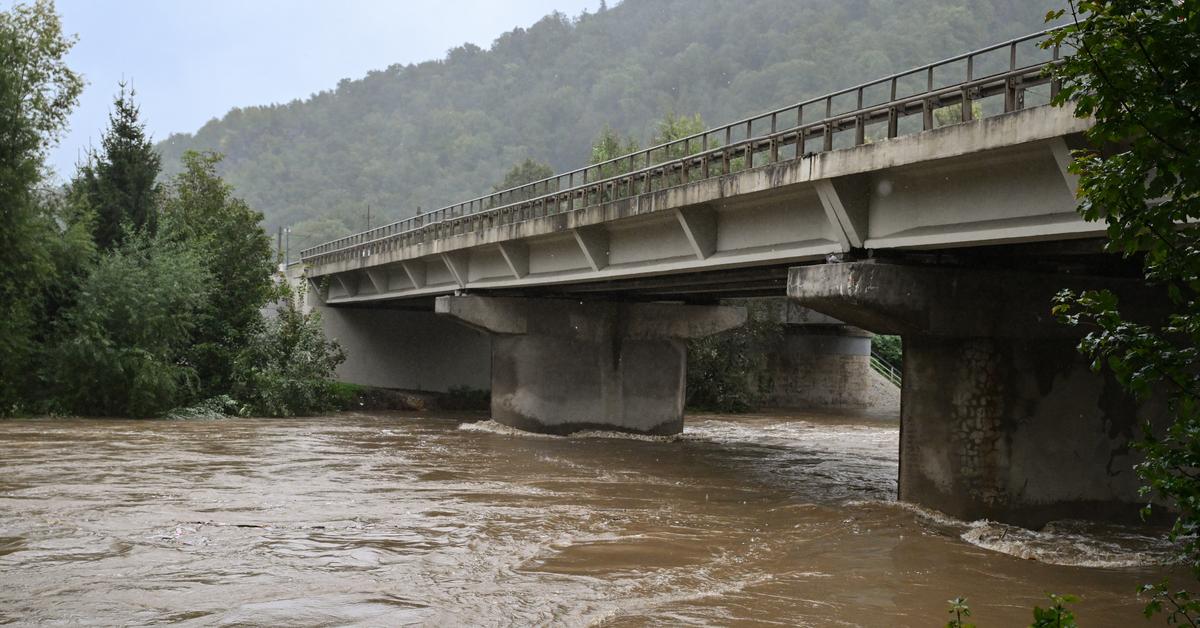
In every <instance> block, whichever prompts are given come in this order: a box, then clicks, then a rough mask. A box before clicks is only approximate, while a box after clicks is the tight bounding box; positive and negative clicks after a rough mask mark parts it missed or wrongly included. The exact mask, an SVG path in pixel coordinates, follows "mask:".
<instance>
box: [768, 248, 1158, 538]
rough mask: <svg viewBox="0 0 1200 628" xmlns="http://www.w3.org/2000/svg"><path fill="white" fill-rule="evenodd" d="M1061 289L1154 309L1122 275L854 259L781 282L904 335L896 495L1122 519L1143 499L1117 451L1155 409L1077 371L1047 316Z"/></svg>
mask: <svg viewBox="0 0 1200 628" xmlns="http://www.w3.org/2000/svg"><path fill="white" fill-rule="evenodd" d="M1064 287H1073V288H1099V287H1108V288H1111V289H1114V290H1116V291H1118V292H1119V293H1121V292H1124V293H1126V294H1139V293H1140V294H1141V295H1143V297H1144V298H1143V299H1141V302H1142V303H1148V302H1153V301H1154V298H1153V296H1151V295H1149V294H1148V293H1147V291H1146V290H1145V289H1144V288H1142V287H1140V286H1138V285H1136V283H1135V282H1126V281H1124V280H1115V279H1102V278H1092V277H1082V278H1081V277H1075V276H1072V275H1060V274H1040V273H1028V272H1013V271H989V270H976V269H962V268H954V269H948V268H934V267H918V266H902V265H891V264H875V263H866V262H858V263H849V264H831V265H825V266H810V267H802V268H794V269H792V271H791V275H790V277H789V281H788V293H789V296H791V297H792V298H794V299H797V300H798V301H799V302H800V303H801V304H803V305H805V306H808V307H812V308H814V309H816V310H818V311H821V312H824V313H826V314H828V315H830V316H835V317H837V318H838V319H841V320H845V321H849V322H852V323H854V324H857V325H860V326H862V327H864V328H868V329H872V330H876V331H880V332H883V333H899V334H901V335H902V336H903V337H904V365H903V371H904V377H903V386H902V400H901V428H900V429H901V435H900V485H899V498H900V499H901V500H903V501H907V502H912V503H915V504H918V505H921V506H926V507H930V508H934V509H937V510H940V511H942V512H945V513H947V514H950V515H953V516H955V517H959V518H962V519H967V520H972V519H980V518H988V519H994V520H1000V521H1006V522H1010V523H1017V524H1020V525H1026V526H1040V525H1042V524H1044V523H1045V522H1047V521H1050V520H1054V519H1063V518H1096V519H1109V518H1133V517H1135V516H1136V514H1137V511H1138V509H1139V507H1140V505H1141V504H1143V503H1144V499H1142V498H1140V497H1139V495H1138V491H1137V489H1138V486H1139V481H1138V479H1137V477H1136V476H1135V474H1134V471H1133V465H1134V464H1135V463H1136V461H1137V458H1136V455H1135V453H1134V452H1132V451H1131V449H1130V447H1129V442H1130V440H1131V439H1132V438H1133V437H1134V435H1135V434H1136V433H1137V431H1138V430H1140V428H1141V425H1142V424H1143V423H1144V422H1145V421H1146V420H1148V419H1151V418H1155V417H1159V416H1161V415H1162V412H1161V410H1162V408H1161V407H1159V404H1157V403H1154V402H1150V403H1147V404H1142V405H1138V404H1135V403H1134V402H1133V401H1132V400H1131V399H1130V398H1129V397H1128V396H1127V395H1126V394H1125V393H1124V391H1122V390H1121V388H1120V386H1119V385H1118V384H1117V383H1116V382H1115V381H1114V380H1113V379H1112V378H1111V377H1108V376H1104V375H1101V374H1097V373H1094V372H1092V371H1091V369H1090V368H1089V364H1088V362H1087V361H1086V360H1085V359H1084V358H1083V357H1082V356H1080V355H1079V354H1078V352H1077V351H1076V349H1075V347H1076V344H1077V342H1078V332H1077V331H1076V330H1073V329H1071V328H1069V327H1066V326H1064V325H1061V324H1059V323H1058V322H1057V321H1055V320H1054V318H1053V316H1052V315H1051V313H1050V307H1051V298H1052V296H1053V295H1054V294H1055V293H1056V292H1057V291H1058V290H1059V289H1061V288H1064ZM1130 302H1133V301H1132V300H1131V301H1130Z"/></svg>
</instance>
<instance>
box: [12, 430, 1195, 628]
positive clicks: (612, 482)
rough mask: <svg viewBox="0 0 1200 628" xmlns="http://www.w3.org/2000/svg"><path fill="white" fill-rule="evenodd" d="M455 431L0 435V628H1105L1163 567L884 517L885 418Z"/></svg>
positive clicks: (1042, 535)
mask: <svg viewBox="0 0 1200 628" xmlns="http://www.w3.org/2000/svg"><path fill="white" fill-rule="evenodd" d="M480 418H481V417H472V416H469V415H460V416H440V417H439V416H431V415H429V414H420V415H415V414H395V413H394V414H348V415H340V416H334V417H318V418H307V419H293V420H267V419H222V420H192V421H102V420H66V419H40V420H11V421H0V623H14V624H21V625H24V624H39V623H42V624H89V625H90V624H102V625H110V624H121V625H145V624H166V623H172V624H175V623H178V624H182V625H195V626H208V625H240V626H255V625H258V626H283V625H287V626H334V625H338V626H340V625H368V626H374V625H388V626H394V625H435V626H504V625H529V624H540V625H568V626H578V625H595V624H599V625H605V626H644V625H771V624H777V625H801V626H840V625H845V626H857V625H865V626H938V625H944V624H945V621H946V619H947V615H946V600H947V599H949V598H953V597H956V596H965V597H967V598H968V600H969V602H970V604H971V606H972V608H973V609H974V611H975V615H974V616H973V617H972V619H973V620H975V621H976V622H977V623H978V624H979V625H980V626H1017V625H1028V623H1029V619H1030V609H1031V608H1032V606H1033V605H1034V604H1037V603H1040V602H1042V601H1043V600H1044V594H1045V592H1049V591H1053V592H1060V593H1061V592H1069V593H1074V594H1076V595H1078V596H1079V597H1080V598H1081V601H1080V602H1079V603H1078V604H1076V605H1075V607H1076V610H1077V612H1078V615H1079V618H1080V620H1081V624H1082V625H1085V626H1119V627H1122V628H1125V627H1127V626H1131V625H1151V624H1148V623H1146V622H1145V620H1143V619H1142V618H1141V608H1142V604H1143V601H1142V600H1139V599H1138V598H1137V597H1136V595H1135V593H1134V591H1135V588H1136V587H1137V586H1138V585H1139V584H1141V583H1143V582H1146V581H1149V580H1155V579H1158V578H1161V577H1162V576H1164V575H1168V574H1170V575H1174V577H1177V578H1180V579H1181V581H1182V580H1183V579H1184V578H1185V577H1186V576H1185V572H1184V571H1183V570H1181V569H1179V568H1178V567H1175V566H1172V565H1170V557H1171V556H1172V551H1171V548H1170V547H1169V546H1167V545H1165V544H1164V543H1162V542H1160V541H1157V540H1156V539H1155V538H1154V537H1152V536H1149V535H1147V534H1146V533H1145V532H1144V531H1142V530H1138V529H1132V528H1119V527H1105V526H1095V525H1083V524H1079V523H1072V522H1057V523H1055V524H1052V525H1051V526H1049V527H1048V528H1047V529H1045V530H1043V531H1041V532H1036V533H1035V532H1028V531H1024V530H1020V529H1017V528H1009V527H1006V526H1002V525H998V524H992V523H987V522H962V521H956V520H953V519H949V518H946V517H943V516H940V515H938V514H937V513H928V512H921V511H919V510H916V509H913V508H909V507H905V506H903V505H900V504H897V503H896V502H895V501H894V500H895V494H896V469H897V439H898V428H897V425H896V424H895V423H894V422H886V421H882V422H881V421H878V420H871V419H867V418H859V417H836V416H810V415H802V416H751V417H736V418H735V417H719V416H699V417H689V419H688V422H687V427H686V430H685V432H684V434H683V435H682V436H681V437H678V438H673V439H632V438H613V437H611V435H605V434H589V435H581V436H575V437H570V438H562V437H538V436H530V435H522V434H518V433H513V432H511V431H510V430H506V429H504V428H502V427H500V426H497V425H495V424H492V423H491V422H488V421H481V420H480ZM1153 625H1162V622H1161V621H1158V622H1154V623H1153Z"/></svg>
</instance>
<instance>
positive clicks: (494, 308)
mask: <svg viewBox="0 0 1200 628" xmlns="http://www.w3.org/2000/svg"><path fill="white" fill-rule="evenodd" d="M436 310H437V312H438V313H439V314H442V315H445V316H448V317H451V318H453V319H455V320H457V321H459V322H461V323H464V324H466V325H468V326H471V327H474V328H476V329H481V330H484V331H487V332H488V333H489V334H491V336H492V418H493V419H494V420H495V421H497V422H499V423H502V424H504V425H508V426H511V427H515V428H518V429H522V430H527V431H531V432H541V433H550V434H568V433H571V432H576V431H579V430H586V429H600V430H617V431H624V432H634V433H641V434H675V433H678V432H679V431H681V430H682V429H683V402H684V392H685V381H686V368H687V347H686V344H685V339H687V338H695V337H700V336H706V335H709V334H714V333H717V332H720V331H724V330H726V329H730V328H732V327H736V326H738V325H740V324H742V323H743V322H744V321H745V311H744V310H742V309H740V308H730V307H715V306H714V307H708V306H688V305H667V304H652V303H612V302H587V301H576V300H555V299H522V298H499V297H480V296H445V297H438V299H437V305H436Z"/></svg>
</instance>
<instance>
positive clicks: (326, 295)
mask: <svg viewBox="0 0 1200 628" xmlns="http://www.w3.org/2000/svg"><path fill="white" fill-rule="evenodd" d="M1041 39H1044V34H1035V35H1030V36H1028V37H1024V38H1020V39H1017V40H1013V41H1009V42H1004V43H1002V44H998V45H995V46H991V47H988V48H985V49H982V50H979V51H975V52H973V53H969V54H965V55H960V56H958V57H954V58H952V59H948V60H944V61H940V62H938V63H934V64H931V65H928V66H923V67H920V68H915V69H913V70H910V71H907V72H903V73H900V74H896V75H893V76H889V77H885V78H883V79H880V80H878V81H873V82H870V83H866V84H863V85H859V86H855V87H853V88H850V89H848V90H843V91H841V92H837V93H834V94H829V95H827V96H824V97H821V98H817V99H813V100H810V101H806V102H803V103H799V104H797V105H793V106H791V107H787V108H784V109H779V110H775V111H771V112H767V113H764V114H762V115H759V116H755V117H752V118H748V119H745V120H741V121H738V122H734V123H732V124H728V125H725V126H721V127H717V128H714V129H712V130H709V131H706V132H704V133H699V134H697V135H694V136H691V137H687V138H683V139H680V140H677V141H673V142H670V143H668V144H664V145H660V146H655V147H651V148H648V149H645V150H642V151H640V152H637V153H634V154H631V155H625V156H622V157H619V158H617V159H614V160H611V161H609V162H605V163H602V164H596V165H592V166H588V167H586V168H582V169H579V170H575V171H572V172H568V173H564V174H561V175H556V176H554V177H550V178H548V179H544V180H542V181H538V182H535V183H531V184H529V185H526V186H523V187H520V188H515V189H512V190H506V191H503V192H498V193H495V194H490V195H487V196H483V197H479V198H476V199H472V200H469V201H465V202H463V203H459V204H456V205H452V206H450V207H446V208H443V209H440V210H437V211H434V212H430V213H428V214H424V215H420V216H416V217H413V218H409V219H406V220H402V221H400V222H397V223H393V224H390V225H385V226H383V227H380V228H377V229H372V230H370V231H366V232H363V233H360V234H356V235H353V236H350V237H347V238H343V239H341V240H336V241H333V242H330V243H327V244H323V245H321V246H317V247H314V248H312V249H308V250H306V251H304V252H303V253H302V259H303V261H304V264H305V268H306V273H307V277H308V278H309V280H311V281H312V282H313V286H314V287H315V288H316V289H315V290H314V291H313V293H314V294H315V295H316V296H317V300H318V301H319V304H318V305H319V306H320V307H322V308H323V310H324V314H325V317H326V321H327V327H328V329H329V331H330V333H331V334H332V335H334V336H336V337H338V338H339V339H340V340H342V341H343V342H344V343H346V344H347V345H348V348H349V352H350V355H351V361H350V362H348V364H347V366H346V368H345V370H344V371H343V372H342V375H343V376H344V377H347V378H348V379H352V380H355V381H358V382H360V383H365V384H374V385H385V386H395V387H406V388H426V389H428V388H443V389H444V388H446V387H449V386H453V385H467V386H473V387H486V388H490V389H491V391H492V415H493V418H494V419H495V420H497V421H499V422H502V423H505V424H508V425H512V426H515V427H518V428H521V429H528V430H533V431H541V432H552V433H569V432H572V431H576V430H579V429H585V428H602V429H620V430H627V431H633V432H642V433H657V434H666V433H676V432H678V431H680V430H681V429H682V424H683V405H684V388H685V385H684V384H685V375H686V373H685V368H686V340H687V339H689V338H696V337H700V336H704V335H708V334H712V333H716V332H719V331H722V330H725V329H729V328H732V327H735V326H737V325H739V324H741V323H742V322H743V320H744V312H742V311H741V310H739V309H738V308H731V307H727V306H724V305H721V303H722V300H723V299H728V298H732V297H756V296H773V295H774V296H780V297H783V296H785V295H786V296H788V297H790V298H791V299H792V300H793V301H794V302H795V303H797V304H799V305H802V306H805V307H807V308H811V310H813V311H814V313H813V316H814V317H817V318H820V320H819V321H817V322H816V323H815V324H816V326H817V327H816V328H817V329H820V330H821V332H820V333H821V334H822V335H823V336H824V337H825V341H822V342H806V343H803V346H804V348H805V350H806V351H811V352H812V353H813V354H814V356H813V359H814V360H817V361H818V362H817V364H818V366H817V368H815V369H810V370H811V371H813V372H819V371H822V370H825V371H827V372H829V373H841V374H844V376H845V377H849V378H853V377H855V376H856V375H855V372H853V369H846V368H838V369H832V368H830V369H822V368H821V367H820V364H821V362H820V360H822V359H824V360H829V361H830V362H829V363H830V364H831V363H832V361H833V360H835V359H838V358H839V357H843V356H845V355H847V354H849V355H853V356H855V360H856V361H853V362H850V363H852V364H854V365H857V366H856V367H855V368H858V369H859V371H860V372H863V373H865V372H867V369H868V368H869V367H868V366H867V364H868V360H869V358H868V357H867V356H865V355H863V351H862V347H863V346H864V345H863V344H862V342H861V339H862V338H863V337H864V336H863V334H862V333H861V331H860V328H861V329H866V330H869V331H873V332H882V333H899V334H901V335H903V336H904V340H905V357H904V364H903V373H904V377H903V387H902V391H901V392H902V402H901V406H902V407H901V474H900V497H901V499H904V500H907V501H912V502H916V503H919V504H923V505H927V506H931V507H935V508H938V509H940V510H943V511H945V512H948V513H950V514H953V515H957V516H962V517H968V518H975V517H991V518H996V519H1002V520H1008V521H1016V522H1019V523H1027V524H1030V523H1033V524H1036V523H1038V522H1041V521H1045V520H1047V519H1048V518H1054V517H1061V516H1108V515H1112V514H1130V513H1132V512H1134V511H1135V510H1136V503H1138V498H1137V495H1136V485H1137V482H1136V479H1135V478H1134V477H1133V474H1132V471H1131V466H1132V463H1133V460H1132V458H1131V454H1130V453H1129V450H1128V447H1127V442H1128V439H1129V438H1130V437H1131V436H1132V435H1133V432H1134V430H1135V429H1138V421H1139V420H1140V418H1141V417H1142V416H1143V415H1146V413H1147V412H1149V411H1150V410H1152V409H1147V408H1137V407H1135V406H1133V405H1132V404H1131V403H1130V402H1128V401H1127V400H1126V399H1125V397H1124V396H1123V395H1122V394H1121V393H1120V391H1119V389H1118V388H1117V387H1116V385H1115V383H1114V382H1112V381H1109V380H1107V379H1105V378H1103V377H1101V376H1098V375H1095V374H1093V373H1091V372H1090V371H1089V369H1088V368H1087V365H1086V364H1085V363H1084V361H1083V360H1081V359H1080V358H1079V356H1078V355H1077V354H1076V352H1075V351H1074V348H1073V346H1074V343H1075V342H1076V341H1077V338H1075V337H1074V336H1073V335H1072V334H1073V332H1072V331H1071V330H1068V329H1066V328H1064V327H1062V326H1059V325H1058V324H1057V323H1055V322H1054V321H1053V320H1052V319H1051V317H1050V314H1049V299H1050V297H1051V296H1052V295H1053V294H1054V292H1056V291H1057V290H1058V289H1060V288H1063V287H1076V286H1085V287H1088V286H1105V287H1115V288H1118V289H1120V290H1122V291H1125V292H1129V293H1136V294H1139V295H1142V294H1143V293H1144V292H1145V291H1144V289H1143V288H1142V287H1141V286H1139V285H1138V284H1137V282H1136V281H1134V280H1131V279H1127V277H1133V276H1136V273H1132V272H1131V271H1130V269H1129V268H1126V267H1125V266H1124V265H1123V263H1122V262H1120V261H1119V260H1113V259H1111V258H1110V257H1109V256H1106V255H1104V254H1102V253H1101V252H1100V245H1101V240H1100V239H1099V238H1100V237H1101V236H1102V235H1103V229H1102V226H1101V225H1097V224H1094V223H1085V222H1083V221H1082V220H1081V219H1080V218H1079V216H1078V215H1077V214H1076V213H1075V211H1074V206H1075V200H1074V191H1075V188H1076V182H1075V180H1074V178H1073V177H1072V175H1070V174H1069V173H1068V172H1067V170H1066V166H1067V163H1068V161H1069V159H1070V150H1071V148H1072V147H1074V146H1077V145H1080V143H1081V133H1082V132H1083V131H1085V130H1086V129H1087V127H1088V125H1089V122H1088V121H1087V120H1081V119H1077V118H1075V117H1074V116H1073V115H1071V112H1070V111H1068V110H1063V109H1060V108H1054V107H1050V106H1046V105H1044V104H1039V102H1041V103H1044V102H1046V101H1047V100H1048V98H1049V96H1050V95H1051V93H1052V92H1053V90H1054V89H1055V88H1056V86H1055V85H1054V84H1053V83H1052V82H1051V81H1050V80H1049V79H1048V78H1046V76H1045V74H1044V69H1045V68H1046V66H1048V65H1050V64H1053V63H1056V62H1057V59H1058V51H1057V50H1047V51H1043V50H1041V49H1040V48H1038V47H1036V46H1035V44H1036V42H1037V41H1039V40H1041ZM1146 298H1147V299H1149V298H1151V297H1146ZM435 313H436V314H435ZM817 313H819V314H817ZM821 315H824V317H822V316H821ZM829 317H833V318H829ZM856 338H857V339H860V340H859V341H855V340H854V339H856ZM856 342H857V344H856ZM866 346H869V343H867V345H866ZM868 353H869V351H868ZM489 361H490V364H488V362H489ZM810 365H811V363H810Z"/></svg>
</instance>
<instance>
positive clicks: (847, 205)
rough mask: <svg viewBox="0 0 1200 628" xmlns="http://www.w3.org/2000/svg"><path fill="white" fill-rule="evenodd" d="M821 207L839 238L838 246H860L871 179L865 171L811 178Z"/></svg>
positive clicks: (865, 228)
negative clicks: (832, 176)
mask: <svg viewBox="0 0 1200 628" xmlns="http://www.w3.org/2000/svg"><path fill="white" fill-rule="evenodd" d="M814 186H815V187H816V189H817V196H818V197H819V198H820V199H821V207H822V208H823V209H824V210H825V215H826V217H828V218H829V223H830V224H831V225H833V228H834V231H835V232H836V233H837V235H838V239H839V240H840V241H841V244H842V249H843V250H846V251H849V250H850V249H852V248H854V249H860V248H862V246H863V242H865V241H866V239H867V233H868V231H867V217H868V214H869V212H870V205H871V181H870V177H867V176H866V175H850V176H845V177H835V178H832V179H821V180H818V181H815V182H814Z"/></svg>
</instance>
